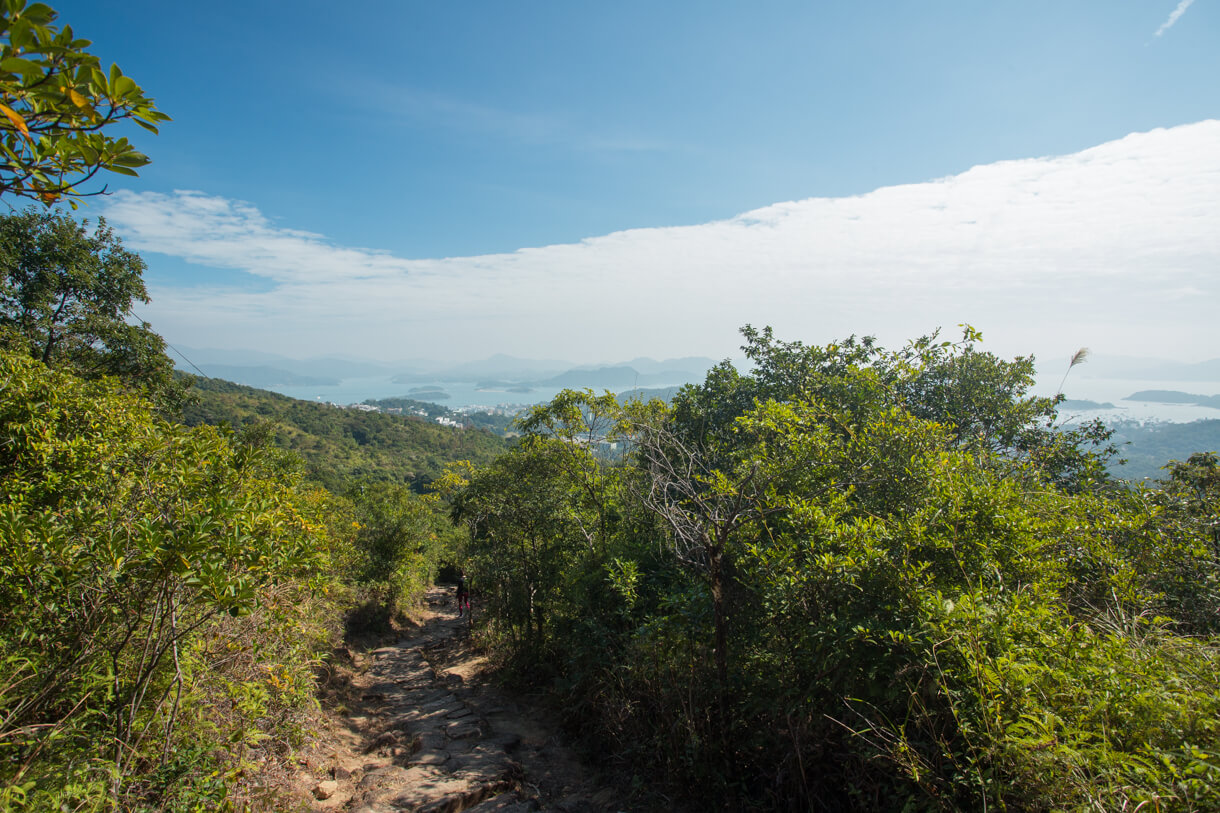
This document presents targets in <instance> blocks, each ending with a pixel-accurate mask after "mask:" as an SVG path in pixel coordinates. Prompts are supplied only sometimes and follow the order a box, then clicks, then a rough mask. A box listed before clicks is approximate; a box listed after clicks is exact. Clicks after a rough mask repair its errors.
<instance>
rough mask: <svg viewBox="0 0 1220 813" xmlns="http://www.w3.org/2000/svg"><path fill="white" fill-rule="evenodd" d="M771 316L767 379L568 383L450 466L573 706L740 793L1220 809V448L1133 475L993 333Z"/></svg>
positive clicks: (887, 805)
mask: <svg viewBox="0 0 1220 813" xmlns="http://www.w3.org/2000/svg"><path fill="white" fill-rule="evenodd" d="M746 336H747V342H748V344H747V347H746V348H745V349H746V352H747V355H748V356H749V357H750V358H751V360H752V361H753V362H754V368H753V370H752V372H750V373H749V374H742V373H740V372H738V371H736V370H734V369H733V368H732V367H731V366H729V365H722V366H720V367H718V368H716V369H714V370H713V371H712V372H711V373H709V376H708V379H707V381H705V382H704V383H703V384H702V385H698V386H692V387H689V388H687V389H686V390H684V391H683V392H681V393H679V395H678V396H677V397H676V398H675V399H674V402H673V405H672V408H667V407H666V406H664V405H662V404H660V403H655V402H654V403H652V404H647V405H644V404H634V405H628V406H627V407H626V408H625V409H622V410H616V407H615V405H614V404H613V403H612V402H611V401H609V400H607V399H599V398H594V397H593V396H592V395H591V394H585V395H581V394H578V393H565V394H563V395H562V396H561V397H560V398H558V399H557V400H556V402H554V403H553V404H551V405H549V406H546V407H540V408H538V409H537V410H535V412H534V414H533V415H532V416H531V417H530V419H528V420H527V421H526V422H525V427H524V428H525V430H526V435H525V437H524V439H523V443H522V446H521V448H519V449H518V450H516V451H514V452H512V453H510V454H509V455H508V456H506V457H504V458H502V459H501V460H500V461H497V462H496V463H494V464H492V465H491V466H489V467H486V468H484V469H482V470H476V471H474V472H471V473H470V474H469V475H468V476H466V477H465V478H462V479H454V480H451V481H450V482H449V483H448V486H449V487H450V489H451V491H450V492H449V497H450V500H451V504H452V506H453V513H454V517H455V518H456V519H457V520H459V521H464V522H465V523H466V525H467V527H468V529H469V531H470V534H471V541H470V543H469V544H470V548H469V549H470V551H471V552H472V555H473V561H474V562H475V565H476V576H475V577H476V581H477V580H478V579H480V578H482V579H484V580H485V582H484V583H485V584H488V585H494V590H495V591H496V595H495V597H494V598H493V599H492V600H489V603H488V607H489V609H490V610H491V611H492V613H493V616H494V617H493V618H492V619H491V620H490V622H489V628H490V629H491V630H492V631H495V630H499V631H500V632H501V634H500V635H494V636H492V639H493V640H497V641H499V642H500V644H501V645H502V646H506V647H507V648H508V650H509V652H510V653H511V654H512V655H513V656H514V659H515V662H516V663H518V664H529V665H531V666H532V667H533V671H532V672H531V674H534V675H535V676H537V675H540V674H541V675H543V676H545V677H547V678H548V679H549V680H550V685H551V686H552V687H553V688H554V689H555V690H556V691H559V692H560V693H561V694H562V696H563V697H564V700H565V707H566V708H567V709H568V710H569V713H570V715H571V720H572V722H573V723H574V724H577V725H579V726H581V727H582V728H583V730H584V731H585V732H586V733H588V734H590V735H591V736H594V737H596V738H599V739H600V740H602V741H603V742H605V743H609V744H610V745H611V746H612V748H613V750H614V752H615V753H617V754H618V755H619V756H620V757H621V758H623V759H626V760H629V761H631V763H632V764H634V765H635V768H636V770H637V771H640V772H643V773H646V774H649V775H660V776H661V777H664V778H667V779H668V780H670V781H671V782H673V783H674V785H675V787H680V788H681V789H682V790H681V793H682V794H683V795H684V796H686V797H688V798H690V797H693V798H694V799H696V800H701V801H702V802H703V803H716V804H721V805H727V806H728V807H732V808H748V807H751V806H755V807H758V808H760V809H785V808H790V809H807V808H810V807H812V808H817V809H869V810H891V809H892V810H942V809H990V808H993V807H994V808H996V809H1022V810H1025V809H1029V810H1057V809H1069V810H1110V809H1135V808H1137V807H1139V806H1140V805H1143V804H1145V803H1147V804H1150V805H1153V806H1154V807H1155V806H1160V807H1161V808H1166V807H1175V808H1181V809H1187V810H1201V809H1216V808H1217V807H1220V795H1218V793H1217V791H1216V790H1215V788H1218V787H1220V759H1218V758H1217V756H1216V754H1217V753H1220V722H1217V721H1218V720H1220V699H1218V698H1220V660H1218V656H1220V646H1218V642H1217V640H1216V639H1215V638H1213V637H1206V636H1210V635H1214V634H1215V632H1216V629H1217V618H1218V617H1220V614H1218V611H1220V600H1217V589H1216V588H1217V576H1216V574H1217V572H1218V564H1220V546H1218V545H1217V544H1216V535H1215V528H1216V512H1217V505H1218V503H1220V500H1217V498H1216V493H1217V491H1216V487H1215V484H1216V482H1217V479H1216V477H1215V471H1216V461H1215V459H1214V456H1206V455H1202V456H1196V457H1195V458H1192V459H1191V461H1189V462H1188V463H1184V464H1182V465H1180V466H1179V467H1178V468H1177V469H1175V470H1174V472H1173V479H1172V480H1171V482H1169V483H1168V484H1166V485H1165V487H1164V488H1162V489H1159V490H1156V491H1147V490H1142V491H1141V490H1130V489H1128V488H1126V487H1125V486H1123V485H1122V484H1119V483H1115V482H1112V481H1111V480H1109V478H1108V477H1107V475H1106V469H1105V463H1106V458H1107V455H1108V454H1109V453H1110V452H1111V451H1112V450H1111V449H1109V448H1108V446H1107V438H1108V433H1107V431H1106V430H1105V429H1104V427H1100V426H1090V427H1084V428H1081V429H1079V430H1076V431H1074V432H1070V433H1065V432H1061V431H1058V430H1057V428H1056V427H1055V426H1054V415H1055V402H1054V399H1040V398H1033V397H1030V396H1028V395H1027V391H1028V388H1029V387H1030V386H1031V384H1032V372H1033V365H1032V359H1016V360H1013V361H1003V360H1001V359H998V358H996V357H995V356H993V355H991V354H988V353H986V352H984V351H982V350H981V349H979V348H978V346H977V341H978V338H979V337H978V335H977V334H976V333H974V332H973V331H970V330H967V332H966V335H965V337H964V339H963V341H961V342H959V343H951V342H942V341H938V340H936V339H935V337H928V338H924V339H921V340H919V341H916V342H913V343H911V344H910V345H909V346H907V347H905V348H903V349H902V350H899V351H896V352H890V351H886V350H884V349H882V348H880V347H877V346H876V345H875V344H874V343H872V342H871V341H869V340H855V339H851V340H847V341H844V342H840V343H836V344H834V345H830V346H827V347H805V346H803V345H801V344H799V343H783V342H777V341H775V340H774V339H773V337H772V336H771V334H770V332H769V331H764V332H755V331H751V330H748V329H747V331H746ZM616 441H617V442H619V443H624V444H627V446H628V448H629V450H630V452H629V454H628V456H627V457H626V459H625V462H622V463H613V462H610V460H609V459H608V458H605V457H599V456H598V455H597V454H596V453H595V452H596V451H597V450H604V449H606V448H608V446H609V444H610V443H612V442H616ZM538 664H546V665H547V667H548V668H546V669H545V670H542V671H539V670H537V668H536V667H537V665H538ZM726 800H728V801H727V802H726Z"/></svg>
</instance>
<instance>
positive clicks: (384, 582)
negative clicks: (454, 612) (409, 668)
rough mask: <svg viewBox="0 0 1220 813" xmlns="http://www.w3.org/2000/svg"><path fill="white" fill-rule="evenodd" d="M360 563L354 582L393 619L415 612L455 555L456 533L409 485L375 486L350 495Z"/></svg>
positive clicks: (355, 568)
mask: <svg viewBox="0 0 1220 813" xmlns="http://www.w3.org/2000/svg"><path fill="white" fill-rule="evenodd" d="M347 496H348V500H349V502H350V504H351V507H352V511H351V516H352V522H351V525H352V528H353V529H354V538H353V546H354V551H355V554H356V558H355V559H354V561H353V562H352V565H351V568H350V570H349V571H348V575H349V578H350V579H351V580H352V581H354V582H355V583H357V584H359V585H361V586H362V587H363V588H364V589H365V590H366V591H371V592H372V593H373V594H375V598H376V600H377V601H378V603H380V604H381V605H382V607H383V608H384V610H385V612H386V613H387V615H389V616H392V615H394V614H395V613H397V612H399V611H401V610H405V609H408V608H410V607H413V606H414V605H415V604H417V603H418V602H419V601H420V599H422V597H423V595H424V593H425V591H426V590H427V588H428V586H429V585H430V584H432V581H433V579H434V578H435V577H436V574H437V571H438V570H439V567H440V563H441V560H442V559H444V558H446V557H451V556H452V555H453V548H454V547H455V544H454V541H455V540H454V537H455V536H456V533H455V530H454V528H453V527H452V525H450V524H449V523H448V522H447V521H446V518H445V516H444V515H443V514H442V513H440V511H439V510H438V507H437V505H436V501H435V500H434V499H431V498H427V497H421V496H420V495H418V494H416V493H415V492H413V491H411V490H410V489H409V488H407V487H406V486H401V485H396V484H393V483H386V482H380V483H378V482H369V483H362V484H359V485H355V486H353V487H352V488H351V489H350V490H349V492H348V495H347Z"/></svg>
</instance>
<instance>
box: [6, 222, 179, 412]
mask: <svg viewBox="0 0 1220 813" xmlns="http://www.w3.org/2000/svg"><path fill="white" fill-rule="evenodd" d="M144 268H145V265H144V261H143V260H142V259H140V257H139V255H137V254H135V253H133V252H130V251H127V250H126V249H124V248H123V244H122V241H121V240H119V238H118V237H117V236H115V234H114V232H113V231H111V230H110V228H108V227H107V226H106V222H105V221H104V220H102V219H99V220H98V223H97V226H96V227H95V228H94V229H93V230H92V232H90V231H89V229H88V226H87V223H86V224H81V223H78V222H76V221H75V220H73V219H72V218H71V217H68V216H67V215H61V214H56V213H52V212H37V211H33V210H30V211H26V212H23V213H20V214H13V215H4V216H0V345H3V346H5V347H8V348H12V349H16V350H20V351H21V352H23V353H25V354H27V355H29V356H31V357H32V358H35V359H38V360H39V361H41V362H43V363H44V364H47V365H48V366H52V367H59V368H65V369H68V370H70V371H72V372H74V373H76V374H77V375H80V376H82V377H84V378H98V377H100V376H104V375H109V376H115V377H117V378H120V379H121V380H123V381H124V382H126V383H128V384H129V385H134V386H136V387H138V388H140V389H143V390H145V391H146V392H147V393H149V394H151V395H153V396H154V397H159V398H161V400H163V401H165V400H169V401H171V402H172V401H176V400H177V398H178V397H179V395H180V392H179V390H180V387H175V385H174V383H173V377H172V375H173V364H172V362H171V361H170V359H169V358H168V357H167V356H166V355H165V341H164V340H163V339H162V338H161V337H160V336H158V335H157V334H156V333H154V332H153V331H152V329H151V328H150V327H149V325H148V324H147V323H145V322H139V323H135V324H133V323H131V322H129V321H128V320H129V319H130V318H131V316H132V305H133V303H135V302H147V301H148V292H147V290H146V289H145V287H144V280H143V278H142V276H141V275H142V273H143V271H144Z"/></svg>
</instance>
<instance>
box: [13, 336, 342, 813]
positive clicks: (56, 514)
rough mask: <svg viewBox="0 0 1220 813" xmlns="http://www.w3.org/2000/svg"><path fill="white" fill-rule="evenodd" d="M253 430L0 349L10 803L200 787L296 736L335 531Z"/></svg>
mask: <svg viewBox="0 0 1220 813" xmlns="http://www.w3.org/2000/svg"><path fill="white" fill-rule="evenodd" d="M264 440H265V438H260V436H258V435H257V433H256V434H255V435H252V436H247V437H243V436H233V435H230V434H226V433H224V432H221V431H218V430H216V429H213V428H210V427H200V428H196V429H187V428H185V427H181V426H176V425H173V424H170V423H167V422H165V421H162V420H160V419H159V418H157V417H156V416H155V415H154V414H153V413H152V411H151V408H150V407H149V406H148V405H147V404H146V403H144V402H142V401H140V400H138V399H136V398H134V397H132V396H129V395H126V394H124V393H123V392H121V391H120V389H119V386H118V384H117V383H115V382H112V381H110V380H108V379H103V380H100V381H96V382H85V381H82V380H80V379H77V378H75V377H73V376H72V375H69V374H66V373H61V372H56V371H53V370H50V369H47V368H46V367H44V366H43V365H42V364H40V363H38V362H36V361H33V360H30V359H27V358H24V357H20V356H13V355H8V354H5V355H3V356H2V357H0V494H2V495H3V500H2V501H0V502H2V504H0V652H2V653H3V655H2V659H0V788H3V790H2V791H0V793H3V799H4V803H5V804H6V805H10V806H15V807H19V808H20V807H22V806H24V807H27V808H29V809H48V808H49V807H52V806H55V805H57V804H59V803H62V804H66V805H68V807H69V808H71V809H76V808H77V807H78V806H84V807H86V808H88V807H90V806H108V805H110V806H119V807H124V808H134V807H140V806H142V805H149V806H152V807H160V806H163V805H170V806H173V804H175V802H174V799H175V797H176V796H183V797H184V798H186V797H191V795H192V794H203V795H204V796H205V797H208V798H212V802H209V803H208V804H209V805H210V804H213V803H218V797H219V796H223V795H224V794H225V793H227V792H228V791H227V790H226V786H230V790H231V789H232V788H231V785H232V783H230V782H225V781H217V780H215V777H216V776H221V777H224V776H226V775H227V776H230V778H231V777H232V776H234V775H237V774H240V773H241V772H242V771H243V769H245V768H247V767H248V762H249V760H250V759H251V758H252V757H251V754H252V752H253V751H258V750H259V749H263V751H264V752H265V751H266V749H272V750H274V746H275V745H276V744H277V742H284V741H287V740H289V739H291V738H292V736H293V733H292V732H293V727H294V718H295V715H296V713H297V712H298V710H300V709H301V708H302V707H304V706H306V705H308V704H309V703H310V702H312V701H311V699H310V698H311V686H310V683H311V674H310V671H309V664H310V662H311V661H312V659H313V658H314V657H315V652H316V651H317V649H318V647H319V646H320V644H321V643H322V642H324V640H325V639H326V636H327V635H328V631H327V630H326V629H325V628H324V627H323V626H322V625H320V624H319V623H318V622H315V621H313V620H311V619H310V617H309V615H307V614H302V613H300V608H301V607H302V606H305V607H309V606H315V605H317V604H318V602H319V601H321V600H323V599H322V598H321V596H320V593H319V588H322V587H323V576H324V574H325V573H326V572H327V570H328V569H329V566H330V562H331V555H332V553H339V552H341V551H340V549H341V548H342V545H343V543H342V539H343V537H342V535H335V534H332V533H328V529H327V527H326V523H325V515H326V512H327V501H328V497H327V496H326V495H325V494H324V493H321V492H313V491H311V490H310V489H309V488H308V487H306V486H304V485H302V483H301V481H300V478H299V475H298V474H297V473H296V472H295V471H294V470H293V467H292V463H291V461H290V460H289V459H287V458H284V457H283V456H282V455H281V454H280V453H278V452H275V450H274V449H271V448H269V447H267V446H266V445H265V442H263V441H264ZM336 540H338V541H336ZM327 615H331V616H333V615H334V613H333V611H332V612H329V613H326V612H319V613H318V617H319V618H323V619H324V618H325V617H327ZM252 643H254V644H256V646H254V647H252V646H251V644H252ZM209 783H212V784H214V785H215V787H211V788H209ZM209 794H210V796H209ZM188 801H189V799H188ZM183 804H187V802H186V801H184V802H183ZM188 806H189V805H188Z"/></svg>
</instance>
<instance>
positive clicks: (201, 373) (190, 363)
mask: <svg viewBox="0 0 1220 813" xmlns="http://www.w3.org/2000/svg"><path fill="white" fill-rule="evenodd" d="M161 341H163V342H165V339H164V338H163V339H161ZM165 346H166V347H168V348H169V349H170V350H173V351H174V352H175V353H177V354H178V355H180V356H182V359H183V360H184V361H185V362H186V363H187V364H189V365H191V366H192V367H194V368H195V372H197V373H199V374H200V375H201V376H203V377H204V378H211V376H210V375H208V374H207V373H205V372H204V371H203V370H200V369H199V365H197V364H196V363H195V362H193V361H191V360H190V359H188V358H187V357H186V353H183V352H182V351H181V350H179V349H178V348H177V347H174V346H173V345H172V344H170V343H169V342H165Z"/></svg>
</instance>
